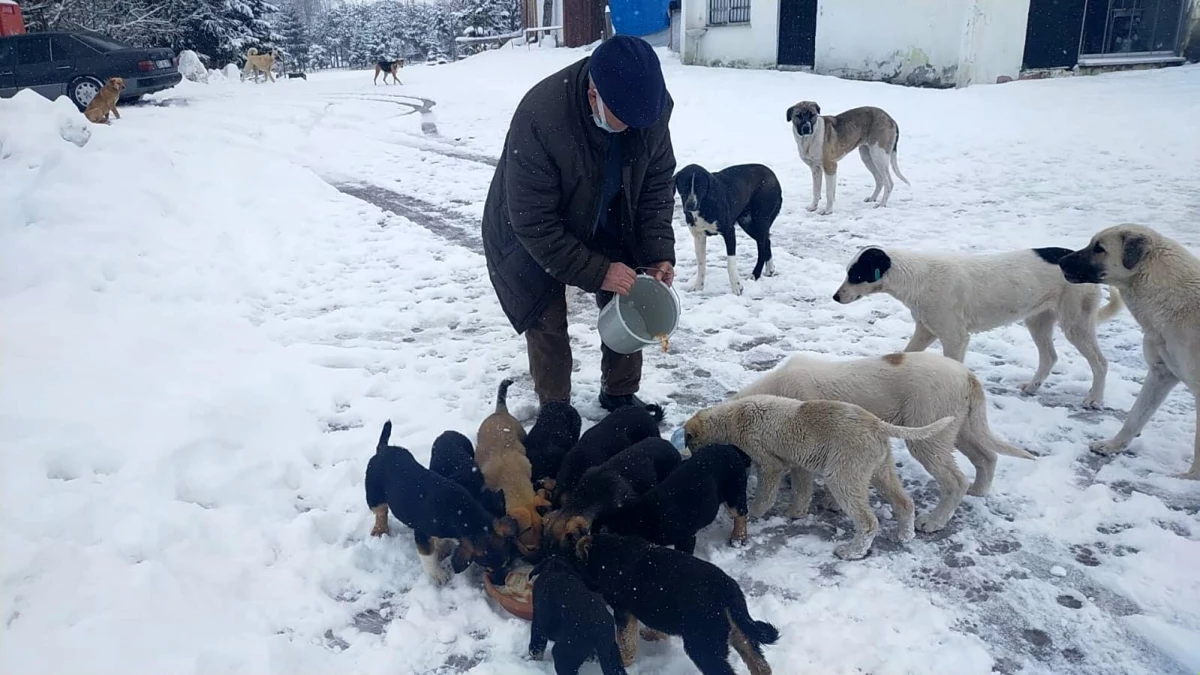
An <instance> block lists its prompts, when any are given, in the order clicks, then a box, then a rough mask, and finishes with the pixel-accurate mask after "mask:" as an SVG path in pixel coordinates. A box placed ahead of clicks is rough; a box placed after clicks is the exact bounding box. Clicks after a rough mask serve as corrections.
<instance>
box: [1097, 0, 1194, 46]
mask: <svg viewBox="0 0 1200 675" xmlns="http://www.w3.org/2000/svg"><path fill="white" fill-rule="evenodd" d="M1183 5H1184V3H1183V0H1088V6H1087V13H1086V15H1085V16H1084V20H1083V40H1082V42H1081V44H1080V47H1079V53H1080V55H1081V56H1083V57H1092V58H1095V57H1104V58H1103V59H1102V60H1104V59H1107V60H1120V59H1121V58H1124V57H1129V56H1133V55H1143V56H1150V55H1161V56H1175V54H1176V50H1177V49H1178V47H1179V27H1180V25H1181V24H1182V20H1183Z"/></svg>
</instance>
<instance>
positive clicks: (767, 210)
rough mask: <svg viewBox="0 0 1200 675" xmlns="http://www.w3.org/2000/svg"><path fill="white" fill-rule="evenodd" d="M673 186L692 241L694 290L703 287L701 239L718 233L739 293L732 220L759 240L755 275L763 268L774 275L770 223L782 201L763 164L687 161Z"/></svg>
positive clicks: (776, 181)
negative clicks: (717, 166) (718, 165)
mask: <svg viewBox="0 0 1200 675" xmlns="http://www.w3.org/2000/svg"><path fill="white" fill-rule="evenodd" d="M675 190H676V191H677V192H679V198H680V199H682V200H683V216H684V218H685V219H686V220H687V224H688V229H690V230H691V231H692V238H693V239H694V241H695V244H696V265H697V267H698V269H697V270H696V282H695V283H694V284H693V286H692V288H693V290H697V291H700V290H704V265H705V262H706V257H707V256H706V251H705V244H706V240H707V238H708V237H711V236H712V235H714V234H719V235H721V237H722V238H723V239H724V240H725V254H726V255H727V256H728V258H727V259H726V266H727V269H728V271H729V285H730V286H731V287H732V290H733V294H734V295H741V294H742V283H741V281H740V280H739V279H738V273H737V243H736V241H735V232H734V227H733V225H734V223H737V224H739V225H741V226H742V229H743V230H745V231H746V234H748V235H750V236H751V237H753V238H754V241H755V243H756V244H758V262H756V263H755V264H754V275H753V276H754V278H755V279H756V280H757V279H758V278H759V277H761V276H762V275H763V273H764V272H765V273H766V275H767V276H774V274H775V262H774V261H773V260H771V224H772V223H774V222H775V218H776V217H777V216H778V215H779V209H780V208H781V207H782V205H783V190H782V189H781V188H780V187H779V179H778V178H776V177H775V173H774V172H773V171H771V170H770V169H768V168H767V167H765V166H763V165H762V164H739V165H737V166H731V167H729V168H728V169H722V170H721V171H718V172H716V173H709V172H708V171H706V170H705V169H704V168H703V167H701V166H698V165H696V164H689V165H687V166H685V167H683V169H682V170H680V172H679V173H677V174H675Z"/></svg>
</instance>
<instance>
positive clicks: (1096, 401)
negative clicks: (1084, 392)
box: [1083, 394, 1104, 410]
mask: <svg viewBox="0 0 1200 675" xmlns="http://www.w3.org/2000/svg"><path fill="white" fill-rule="evenodd" d="M1083 407H1084V408H1087V409H1088V410H1101V409H1103V408H1104V397H1103V396H1092V395H1091V394H1089V395H1088V397H1087V398H1085V399H1083Z"/></svg>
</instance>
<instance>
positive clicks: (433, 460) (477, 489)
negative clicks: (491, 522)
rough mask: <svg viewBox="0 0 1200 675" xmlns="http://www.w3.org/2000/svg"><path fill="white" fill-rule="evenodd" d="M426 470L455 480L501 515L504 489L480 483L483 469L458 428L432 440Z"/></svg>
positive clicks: (496, 514)
mask: <svg viewBox="0 0 1200 675" xmlns="http://www.w3.org/2000/svg"><path fill="white" fill-rule="evenodd" d="M429 470H430V471H432V472H434V473H436V474H438V475H439V476H442V477H444V478H449V479H450V480H452V481H454V482H455V483H458V484H459V485H461V486H463V487H464V488H466V490H467V492H470V493H471V495H472V496H474V497H475V500H476V501H478V502H479V503H480V504H481V505H482V506H483V508H485V509H487V510H488V511H489V512H490V513H491V514H492V515H493V516H495V517H497V518H499V517H500V516H503V515H504V493H503V492H499V491H497V490H489V489H487V486H486V485H484V483H483V473H481V472H480V471H479V466H478V465H476V464H475V447H474V446H472V445H471V439H469V438H467V437H466V436H463V435H462V434H460V433H458V432H457V431H447V432H444V433H443V434H442V435H441V436H438V437H437V440H435V441H434V442H433V448H432V449H431V450H430V454H429Z"/></svg>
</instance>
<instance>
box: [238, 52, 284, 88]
mask: <svg viewBox="0 0 1200 675" xmlns="http://www.w3.org/2000/svg"><path fill="white" fill-rule="evenodd" d="M275 56H276V55H275V52H274V51H272V52H271V53H270V54H259V53H258V50H257V49H255V48H254V47H251V48H250V49H247V50H246V65H244V66H242V80H243V81H245V79H246V76H247V75H250V74H253V75H254V81H255V82H257V81H258V74H259V73H266V74H267V79H268V80H270V81H271V82H274V81H275V76H274V75H272V74H271V71H272V70H274V69H275Z"/></svg>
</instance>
